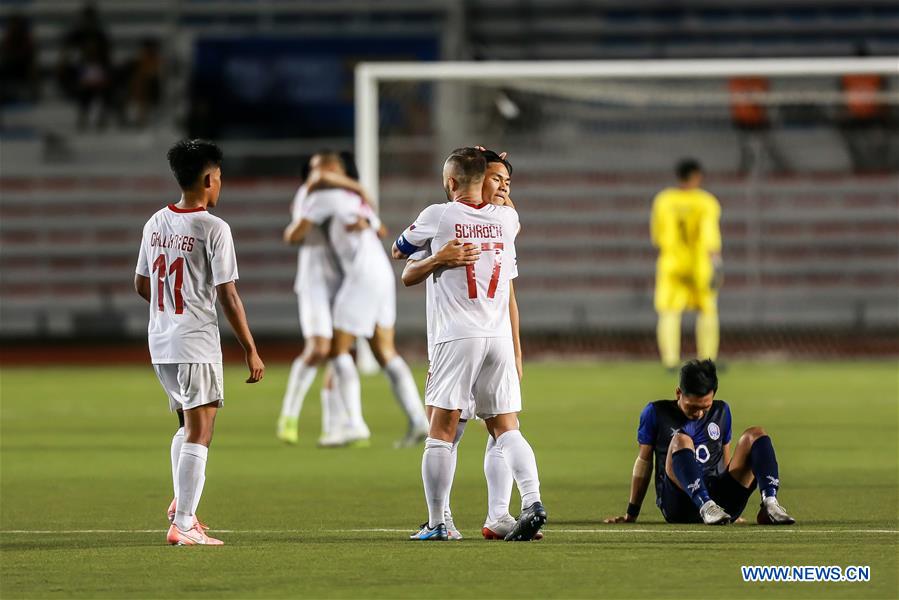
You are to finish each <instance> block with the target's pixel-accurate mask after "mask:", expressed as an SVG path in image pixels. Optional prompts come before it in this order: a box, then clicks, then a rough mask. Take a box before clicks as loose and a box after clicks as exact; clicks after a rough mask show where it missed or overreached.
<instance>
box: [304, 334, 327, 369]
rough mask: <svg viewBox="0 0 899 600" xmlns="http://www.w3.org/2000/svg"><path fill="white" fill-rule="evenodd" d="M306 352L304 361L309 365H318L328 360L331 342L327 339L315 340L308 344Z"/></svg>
mask: <svg viewBox="0 0 899 600" xmlns="http://www.w3.org/2000/svg"><path fill="white" fill-rule="evenodd" d="M305 354H306V363H307V364H309V365H320V364H321V363H323V362H325V361H326V360H328V358H329V356H330V354H331V344H330V343H329V342H328V341H327V340H324V341H316V342H314V343H311V344H309V347H308V350H307V352H306V353H305Z"/></svg>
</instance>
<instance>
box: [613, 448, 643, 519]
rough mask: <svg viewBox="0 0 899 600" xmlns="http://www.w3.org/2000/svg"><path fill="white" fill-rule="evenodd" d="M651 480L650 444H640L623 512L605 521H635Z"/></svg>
mask: <svg viewBox="0 0 899 600" xmlns="http://www.w3.org/2000/svg"><path fill="white" fill-rule="evenodd" d="M651 480H652V446H650V445H649V444H640V451H639V453H638V454H637V460H636V461H634V470H633V472H632V473H631V495H630V498H629V499H628V502H627V511H625V514H623V515H620V516H617V517H609V518H608V519H606V520H605V522H606V523H636V522H637V516H638V515H639V514H640V507H641V506H643V499H644V498H646V490H648V489H649V482H650V481H651Z"/></svg>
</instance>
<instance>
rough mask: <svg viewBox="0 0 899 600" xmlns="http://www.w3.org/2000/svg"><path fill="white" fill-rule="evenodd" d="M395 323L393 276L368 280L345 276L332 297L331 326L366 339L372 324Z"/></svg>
mask: <svg viewBox="0 0 899 600" xmlns="http://www.w3.org/2000/svg"><path fill="white" fill-rule="evenodd" d="M394 325H396V287H395V286H394V281H393V278H392V277H391V278H390V279H389V280H384V281H380V280H379V281H377V282H375V283H371V282H364V281H362V282H356V281H351V280H350V279H345V280H344V284H343V285H342V286H340V290H339V291H338V292H337V297H336V298H335V299H334V329H339V330H341V331H345V332H347V333H350V334H352V335H354V336H356V337H364V338H370V337H371V336H373V335H374V333H375V327H380V328H382V329H393V326H394Z"/></svg>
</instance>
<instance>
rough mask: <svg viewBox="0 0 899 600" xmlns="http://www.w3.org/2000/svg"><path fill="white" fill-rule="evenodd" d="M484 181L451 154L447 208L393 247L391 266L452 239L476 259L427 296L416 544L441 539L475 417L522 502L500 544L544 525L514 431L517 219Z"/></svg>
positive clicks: (529, 466)
mask: <svg viewBox="0 0 899 600" xmlns="http://www.w3.org/2000/svg"><path fill="white" fill-rule="evenodd" d="M485 171H486V160H485V159H484V156H483V154H482V153H481V152H480V151H479V150H476V149H474V148H460V149H458V150H454V151H453V152H452V154H450V156H449V158H447V160H446V162H445V164H444V168H443V185H444V189H445V191H446V195H447V198H448V199H449V202H446V203H444V204H433V205H431V206H428V207H427V208H425V209H424V210H423V211H422V212H421V214H420V215H419V216H418V218H417V219H416V220H415V223H414V224H412V225H411V226H410V227H408V228H407V229H406V230H405V231H404V232H403V234H402V235H401V236H400V237H399V238H397V240H396V242H395V243H394V246H393V256H394V258H396V259H407V258H408V257H409V256H411V255H413V254H415V253H416V252H418V251H419V250H420V249H421V248H422V247H428V248H430V250H431V252H432V254H436V253H437V251H438V249H440V248H443V247H444V245H445V244H446V243H447V242H448V241H450V240H452V239H458V240H459V241H460V243H462V244H463V245H464V244H466V243H472V244H475V245H476V246H477V247H479V249H480V251H481V253H482V254H481V255H480V256H479V258H478V259H477V260H476V261H475V262H474V263H473V264H469V265H467V266H466V267H465V268H464V269H458V268H457V269H453V268H440V269H438V270H436V271H435V272H434V273H433V275H432V276H431V278H430V279H431V280H432V284H431V285H430V286H429V287H428V290H427V295H428V323H429V328H430V331H431V334H432V341H433V343H434V348H433V351H432V356H431V370H430V376H429V378H428V383H427V385H426V388H425V404H427V405H428V406H430V407H431V421H430V431H429V434H428V439H427V440H425V451H424V456H423V458H422V480H423V483H424V490H425V499H426V501H427V505H428V522H427V523H426V524H424V525H423V526H422V528H421V531H419V532H418V533H417V534H415V535H413V536H411V539H414V540H435V541H445V540H447V539H448V534H447V529H446V524H445V522H444V514H445V507H446V499H447V496H448V493H449V490H450V487H451V485H452V478H453V463H454V461H453V455H452V451H453V444H454V442H455V441H456V438H457V430H458V425H459V422H460V420H461V419H468V418H470V417H471V416H474V415H477V416H479V417H481V418H483V419H484V421H485V423H486V425H487V430H488V431H489V432H490V435H491V437H493V439H494V440H495V442H496V445H497V447H498V448H499V450H500V451H501V452H502V455H503V458H504V460H505V461H506V464H507V465H508V466H509V469H510V470H511V472H512V474H513V477H514V480H515V482H516V483H517V484H518V488H519V491H520V493H521V498H522V511H521V515H520V517H519V519H518V521H517V523H516V524H515V526H514V527H513V528H512V531H510V532H509V533H508V534H507V536H506V537H505V539H506V540H510V541H511V540H531V539H533V538H534V536H535V535H536V534H537V533H538V532H539V531H540V528H541V527H542V526H543V524H544V523H545V522H546V510H545V509H544V507H543V504H542V503H541V501H540V483H539V478H538V474H537V462H536V459H535V458H534V452H533V450H532V449H531V446H530V444H528V442H527V441H526V440H525V439H524V437H523V436H522V435H521V432H520V431H519V429H518V412H519V411H520V410H521V389H520V384H519V378H518V372H517V369H516V364H515V363H516V361H515V351H514V347H513V342H512V327H511V323H510V318H509V289H510V286H509V283H510V281H511V280H512V279H514V278H515V277H516V276H517V274H518V273H517V266H516V264H515V260H516V253H515V235H516V234H517V233H518V229H519V223H518V213H517V212H515V209H513V208H511V207H508V206H497V205H495V204H491V203H489V202H485V201H484V199H483V189H482V188H483V183H484V176H485Z"/></svg>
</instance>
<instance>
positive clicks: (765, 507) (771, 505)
mask: <svg viewBox="0 0 899 600" xmlns="http://www.w3.org/2000/svg"><path fill="white" fill-rule="evenodd" d="M755 520H756V522H757V523H758V524H759V525H792V524H793V523H795V522H796V519H794V518H793V517H791V516H790V515H788V514H787V511H786V509H785V508H784V507H783V506H781V505H780V503H779V502H778V501H777V498H776V497H774V496H771V497H768V498H765V500H764V501H763V502H762V503H761V504H760V505H759V514H758V515H756V517H755Z"/></svg>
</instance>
